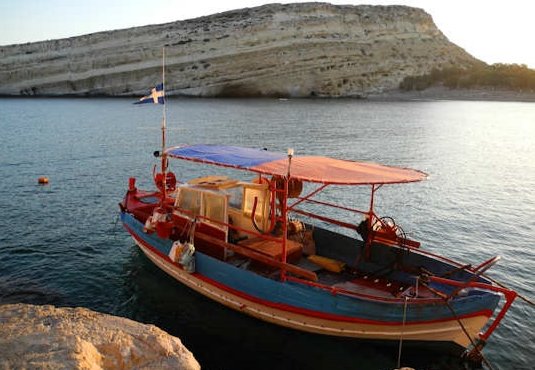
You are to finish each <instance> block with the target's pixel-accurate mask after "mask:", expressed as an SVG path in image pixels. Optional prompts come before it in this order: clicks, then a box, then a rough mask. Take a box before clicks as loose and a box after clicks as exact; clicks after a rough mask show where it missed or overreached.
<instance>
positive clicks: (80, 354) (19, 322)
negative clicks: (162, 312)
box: [0, 304, 200, 370]
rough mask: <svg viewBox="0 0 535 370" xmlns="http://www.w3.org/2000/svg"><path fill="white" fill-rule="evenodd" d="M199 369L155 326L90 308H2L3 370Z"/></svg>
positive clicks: (185, 351) (177, 343)
mask: <svg viewBox="0 0 535 370" xmlns="http://www.w3.org/2000/svg"><path fill="white" fill-rule="evenodd" d="M25 368H29V369H35V368H39V369H188V370H190V369H191V370H193V369H200V365H199V364H198V362H197V361H196V360H195V358H194V357H193V355H192V354H191V352H190V351H188V349H187V348H186V347H185V346H184V345H183V344H182V343H181V341H180V339H178V338H176V337H173V336H171V335H169V334H167V333H166V332H164V331H163V330H161V329H158V328H157V327H156V326H154V325H145V324H141V323H138V322H135V321H132V320H129V319H125V318H122V317H116V316H112V315H107V314H102V313H97V312H94V311H91V310H88V309H85V308H56V307H54V306H49V305H47V306H34V305H27V304H7V305H2V306H0V369H25Z"/></svg>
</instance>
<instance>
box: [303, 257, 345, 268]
mask: <svg viewBox="0 0 535 370" xmlns="http://www.w3.org/2000/svg"><path fill="white" fill-rule="evenodd" d="M308 260H309V261H310V262H312V263H315V264H316V265H318V266H321V267H323V268H324V269H325V270H327V271H331V272H340V271H342V270H343V269H344V267H345V266H346V264H345V262H342V261H337V260H333V259H332V258H327V257H322V256H318V255H316V254H313V255H312V256H308Z"/></svg>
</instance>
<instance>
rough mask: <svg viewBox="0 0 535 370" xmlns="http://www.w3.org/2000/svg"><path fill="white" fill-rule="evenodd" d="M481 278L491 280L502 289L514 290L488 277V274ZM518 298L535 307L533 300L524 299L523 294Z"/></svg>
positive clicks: (518, 295)
mask: <svg viewBox="0 0 535 370" xmlns="http://www.w3.org/2000/svg"><path fill="white" fill-rule="evenodd" d="M481 276H483V277H484V278H485V279H489V280H490V281H492V282H493V283H494V284H496V285H499V286H500V287H502V288H505V289H508V290H512V289H510V288H509V287H507V286H506V285H504V284H502V283H500V282H499V281H496V280H494V279H493V278H491V277H490V276H488V275H486V274H481ZM516 296H517V297H518V298H520V299H522V300H523V301H524V302H526V303H527V304H529V305H531V306H535V302H533V301H532V300H530V299H529V298H526V297H524V296H523V295H521V294H518V293H517V295H516Z"/></svg>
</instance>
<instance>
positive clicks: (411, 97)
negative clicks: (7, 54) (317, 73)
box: [0, 87, 535, 103]
mask: <svg viewBox="0 0 535 370" xmlns="http://www.w3.org/2000/svg"><path fill="white" fill-rule="evenodd" d="M27 98H32V99H47V98H48V99H50V98H58V99H91V98H99V99H102V98H106V99H139V95H73V94H57V95H56V94H54V95H5V94H0V99H27ZM168 98H170V99H173V100H174V99H201V100H202V99H218V100H225V99H243V100H247V99H269V100H281V99H282V100H320V101H322V100H327V101H328V100H355V101H384V102H389V101H397V102H400V101H441V100H446V101H494V102H500V101H501V102H519V103H534V102H535V92H523V91H513V90H489V89H448V88H445V87H430V88H427V89H425V90H411V91H402V90H390V91H385V92H382V93H377V94H369V95H367V96H358V97H357V96H340V97H297V98H291V97H272V96H244V97H221V96H220V97H217V96H214V97H205V96H202V97H199V96H187V95H169V96H168Z"/></svg>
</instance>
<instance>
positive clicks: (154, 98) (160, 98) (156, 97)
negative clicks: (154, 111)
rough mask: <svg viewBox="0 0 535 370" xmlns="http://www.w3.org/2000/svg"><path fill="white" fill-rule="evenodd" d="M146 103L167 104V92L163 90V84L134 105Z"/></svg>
mask: <svg viewBox="0 0 535 370" xmlns="http://www.w3.org/2000/svg"><path fill="white" fill-rule="evenodd" d="M145 103H154V104H165V91H164V89H163V83H161V84H158V85H156V87H155V88H153V89H152V90H151V91H150V95H147V96H144V97H142V98H141V99H139V101H137V102H135V103H134V104H145Z"/></svg>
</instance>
